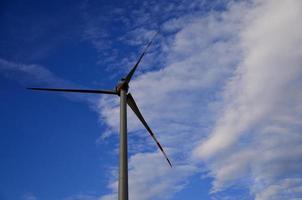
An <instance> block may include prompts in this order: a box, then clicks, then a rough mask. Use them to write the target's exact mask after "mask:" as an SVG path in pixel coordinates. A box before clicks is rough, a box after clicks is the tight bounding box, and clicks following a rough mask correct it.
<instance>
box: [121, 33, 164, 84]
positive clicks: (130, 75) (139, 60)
mask: <svg viewBox="0 0 302 200" xmlns="http://www.w3.org/2000/svg"><path fill="white" fill-rule="evenodd" d="M157 34H158V32H157V33H156V34H155V35H154V36H153V38H152V39H151V41H150V42H149V43H148V44H147V46H146V47H145V49H144V51H143V53H142V54H141V55H140V57H139V58H138V61H137V62H136V64H135V65H134V66H133V67H132V69H131V71H130V72H129V73H128V75H127V76H126V78H125V82H126V83H127V84H128V83H129V82H130V80H131V78H132V76H133V74H134V72H135V70H136V68H137V66H138V65H139V63H140V62H141V60H142V58H143V57H144V55H145V54H146V52H147V50H148V49H149V47H150V45H151V44H152V42H153V40H154V38H155V37H156V35H157Z"/></svg>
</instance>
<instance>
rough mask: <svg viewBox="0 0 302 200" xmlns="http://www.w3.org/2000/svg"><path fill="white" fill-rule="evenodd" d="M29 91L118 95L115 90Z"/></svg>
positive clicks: (44, 89)
mask: <svg viewBox="0 0 302 200" xmlns="http://www.w3.org/2000/svg"><path fill="white" fill-rule="evenodd" d="M27 89H29V90H42V91H53V92H76V93H89V94H117V92H116V91H114V90H85V89H83V90H82V89H59V88H27Z"/></svg>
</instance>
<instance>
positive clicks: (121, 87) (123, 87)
mask: <svg viewBox="0 0 302 200" xmlns="http://www.w3.org/2000/svg"><path fill="white" fill-rule="evenodd" d="M128 89H129V85H128V83H127V82H126V81H125V79H124V78H122V79H121V80H120V81H119V82H118V84H117V86H116V87H115V90H116V92H117V94H118V95H120V93H121V90H125V91H126V93H128Z"/></svg>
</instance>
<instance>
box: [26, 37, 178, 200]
mask: <svg viewBox="0 0 302 200" xmlns="http://www.w3.org/2000/svg"><path fill="white" fill-rule="evenodd" d="M156 35H157V33H156V34H155V35H154V36H153V38H152V40H151V41H150V42H149V43H148V44H147V46H146V47H145V49H144V51H143V52H142V54H141V55H140V56H139V58H138V61H137V62H136V63H135V65H134V66H133V67H132V69H131V70H130V72H129V73H128V74H127V76H126V77H124V78H122V79H121V80H120V81H119V82H118V84H117V85H116V87H115V89H114V90H90V89H89V90H86V89H61V88H27V89H30V90H42V91H54V92H74V93H90V94H111V95H118V96H119V97H120V134H119V139H120V146H119V184H118V200H128V148H127V146H128V144H127V104H128V106H129V107H130V108H131V109H132V111H133V112H134V113H135V115H136V116H137V117H138V119H139V120H140V121H141V122H142V124H143V125H144V126H145V128H146V129H147V131H148V132H149V134H150V136H151V137H152V138H153V140H154V141H155V142H156V144H157V146H158V148H159V149H160V150H161V152H162V153H163V155H164V156H165V158H166V160H167V162H168V164H169V165H170V167H172V164H171V162H170V160H169V158H168V156H167V154H166V153H165V151H164V149H163V148H162V146H161V144H160V143H159V142H158V140H157V139H156V136H155V135H154V133H153V131H152V130H151V129H150V127H149V125H148V124H147V122H146V121H145V119H144V117H143V115H142V114H141V112H140V110H139V108H138V106H137V105H136V102H135V100H134V98H133V97H132V95H131V93H128V89H129V83H130V81H131V78H132V76H133V74H134V73H135V71H136V69H137V67H138V65H139V63H140V62H141V60H142V58H143V57H144V55H145V54H146V52H147V50H148V49H149V47H150V45H151V44H152V42H153V40H154V38H155V37H156Z"/></svg>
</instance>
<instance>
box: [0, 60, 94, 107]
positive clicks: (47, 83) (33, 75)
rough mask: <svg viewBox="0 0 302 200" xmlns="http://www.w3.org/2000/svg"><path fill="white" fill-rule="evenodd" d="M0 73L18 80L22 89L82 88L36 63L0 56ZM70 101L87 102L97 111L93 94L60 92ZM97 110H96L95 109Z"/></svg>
mask: <svg viewBox="0 0 302 200" xmlns="http://www.w3.org/2000/svg"><path fill="white" fill-rule="evenodd" d="M0 75H2V76H4V77H6V78H8V79H12V80H14V81H17V82H19V83H20V84H21V85H22V86H23V87H24V89H25V88H26V87H31V86H35V87H54V88H55V87H59V88H83V86H80V85H78V84H76V83H73V82H71V81H68V80H66V79H64V78H61V77H59V76H57V75H56V74H54V73H53V72H51V71H50V70H49V69H47V68H46V67H45V66H42V65H37V64H23V63H19V62H13V61H8V60H6V59H3V58H0ZM60 94H61V95H63V96H65V97H67V98H68V99H70V100H72V101H80V102H84V103H88V104H89V106H90V108H92V109H93V110H94V111H97V110H96V108H97V102H98V97H96V96H95V95H83V94H80V95H79V94H66V93H60ZM97 112H98V111H97Z"/></svg>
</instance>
